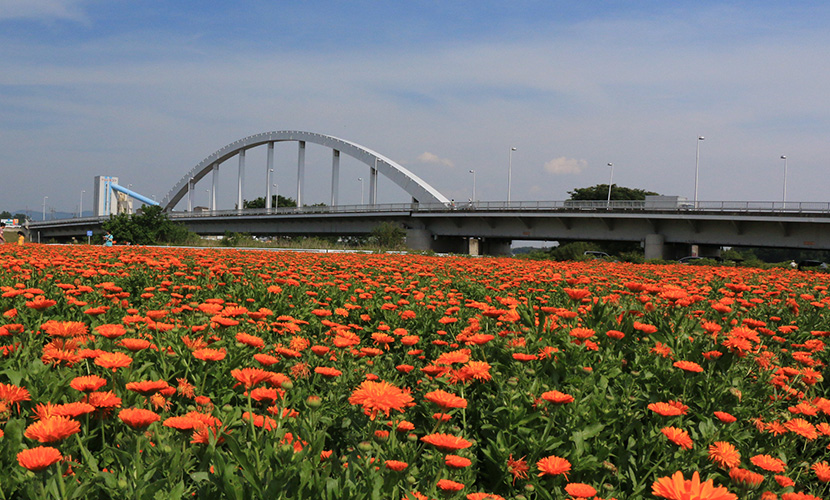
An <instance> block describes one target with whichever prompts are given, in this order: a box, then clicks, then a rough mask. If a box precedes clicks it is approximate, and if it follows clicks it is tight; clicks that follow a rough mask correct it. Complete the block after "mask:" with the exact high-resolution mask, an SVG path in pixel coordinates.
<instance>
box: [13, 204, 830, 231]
mask: <svg viewBox="0 0 830 500" xmlns="http://www.w3.org/2000/svg"><path fill="white" fill-rule="evenodd" d="M470 211H474V212H557V211H561V212H581V211H597V212H601V211H613V212H626V211H640V212H666V213H688V214H701V213H712V214H715V213H752V214H765V213H767V214H770V215H799V214H803V215H825V216H830V202H803V201H788V202H782V201H698V202H697V203H695V202H693V201H683V202H679V203H667V202H660V201H658V202H655V203H650V204H647V203H646V202H644V201H640V200H612V201H611V202H610V203H609V202H607V201H604V200H599V201H591V200H588V201H583V200H565V201H511V202H509V203H508V202H506V201H476V202H470V201H465V202H450V203H387V204H375V205H366V204H363V205H336V206H327V205H320V206H305V207H279V208H271V209H265V208H253V209H244V210H236V209H234V210H213V211H210V210H205V211H192V212H169V213H168V215H169V217H170V218H171V219H193V218H203V217H234V216H236V217H238V216H246V217H248V216H258V215H259V216H267V215H314V214H363V213H374V214H383V213H388V214H390V215H392V214H401V215H407V214H410V213H447V214H451V213H464V212H470ZM107 219H108V217H80V218H79V217H75V218H71V219H58V220H48V221H31V222H30V223H29V226H30V227H32V228H37V227H40V226H50V227H51V226H56V225H58V226H72V225H86V224H96V223H101V222H103V221H105V220H107Z"/></svg>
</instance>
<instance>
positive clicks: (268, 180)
mask: <svg viewBox="0 0 830 500" xmlns="http://www.w3.org/2000/svg"><path fill="white" fill-rule="evenodd" d="M265 163H266V165H265V208H266V209H270V208H271V171H272V170H274V143H273V142H269V143H268V159H267V161H266V162H265Z"/></svg>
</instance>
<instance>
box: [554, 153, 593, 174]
mask: <svg viewBox="0 0 830 500" xmlns="http://www.w3.org/2000/svg"><path fill="white" fill-rule="evenodd" d="M586 168H588V162H587V161H585V160H577V159H575V158H565V157H564V156H560V157H559V158H554V159H552V160H550V161H548V162H545V170H546V171H548V172H550V173H552V174H554V175H569V174H578V173H580V172H582V171H583V170H585V169H586Z"/></svg>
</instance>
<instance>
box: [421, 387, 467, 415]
mask: <svg viewBox="0 0 830 500" xmlns="http://www.w3.org/2000/svg"><path fill="white" fill-rule="evenodd" d="M424 399H426V400H427V401H430V402H432V403H435V404H437V405H438V406H440V407H441V408H443V409H445V410H448V409H450V408H466V407H467V400H466V399H464V398H462V397H459V396H456V395H455V394H450V393H449V392H446V391H442V390H437V391H432V392H428V393H426V394H424Z"/></svg>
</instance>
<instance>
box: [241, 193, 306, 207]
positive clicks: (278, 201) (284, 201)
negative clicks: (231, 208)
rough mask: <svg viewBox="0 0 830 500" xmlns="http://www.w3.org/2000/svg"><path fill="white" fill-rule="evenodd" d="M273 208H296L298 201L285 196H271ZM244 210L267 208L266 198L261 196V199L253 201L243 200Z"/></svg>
mask: <svg viewBox="0 0 830 500" xmlns="http://www.w3.org/2000/svg"><path fill="white" fill-rule="evenodd" d="M271 206H272V207H273V206H276V207H278V208H279V207H296V206H297V200H295V199H293V198H287V197H285V196H283V195H271ZM242 207H243V208H265V197H264V196H260V197H259V198H254V199H253V200H243V201H242Z"/></svg>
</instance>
